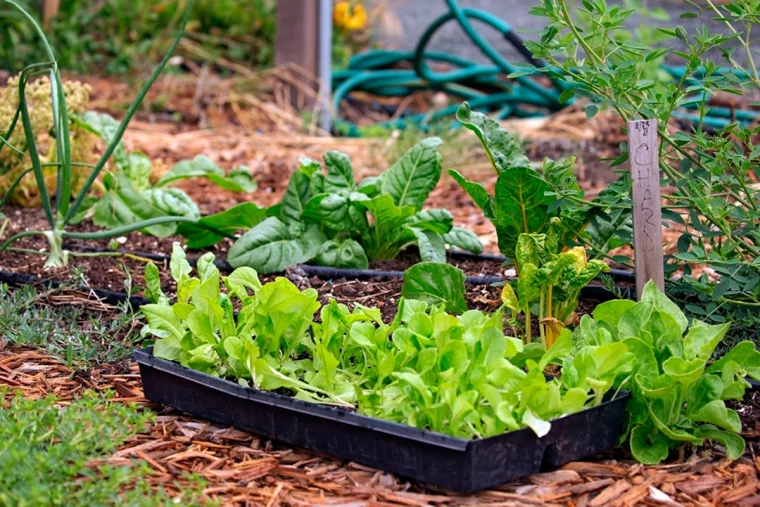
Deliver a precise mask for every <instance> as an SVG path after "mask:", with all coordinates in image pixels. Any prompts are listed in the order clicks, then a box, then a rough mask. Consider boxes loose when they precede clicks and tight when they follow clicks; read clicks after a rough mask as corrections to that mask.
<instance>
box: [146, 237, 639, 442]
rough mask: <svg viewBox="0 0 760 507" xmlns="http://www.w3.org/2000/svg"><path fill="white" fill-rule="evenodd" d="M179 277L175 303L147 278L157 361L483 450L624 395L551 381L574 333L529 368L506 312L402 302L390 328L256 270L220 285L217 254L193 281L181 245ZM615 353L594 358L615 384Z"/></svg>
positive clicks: (151, 272)
mask: <svg viewBox="0 0 760 507" xmlns="http://www.w3.org/2000/svg"><path fill="white" fill-rule="evenodd" d="M443 266H446V265H443ZM447 267H450V266H447ZM452 269H455V268H452ZM171 273H172V277H173V278H174V280H175V281H176V283H177V294H176V301H175V302H172V301H170V300H169V298H168V297H167V296H166V295H165V294H164V293H163V291H162V290H161V287H160V280H159V272H158V268H157V267H156V266H155V265H153V264H148V266H147V267H146V275H145V279H146V282H147V288H146V291H145V294H146V296H147V297H149V298H150V299H151V300H152V301H153V303H152V304H150V305H146V306H143V307H142V311H143V314H144V315H145V317H146V320H147V325H146V326H145V327H144V329H143V333H144V334H145V335H152V336H154V337H156V338H157V339H156V341H155V345H154V349H153V352H154V354H155V355H156V356H157V357H159V358H163V359H168V360H172V361H178V362H180V363H181V364H183V365H184V366H187V367H189V368H193V369H196V370H199V371H202V372H204V373H207V374H210V375H214V376H218V377H223V378H230V379H235V380H237V381H238V382H240V383H241V384H243V385H248V386H252V387H255V388H258V389H264V390H274V389H285V390H287V391H288V392H290V393H291V394H292V395H293V396H295V397H296V398H298V399H302V400H306V401H311V402H319V403H331V404H337V405H341V406H345V407H355V408H357V409H358V411H359V412H360V413H362V414H366V415H370V416H374V417H379V418H383V419H387V420H391V421H397V422H401V423H405V424H408V425H411V426H414V427H418V428H425V429H429V430H433V431H439V432H444V433H447V434H450V435H454V436H458V437H465V438H472V437H487V436H491V435H497V434H500V433H503V432H505V431H510V430H515V429H519V428H523V427H526V426H527V427H530V428H531V429H532V430H533V431H535V432H536V434H537V435H539V436H543V435H545V434H546V433H547V432H548V431H549V430H550V428H551V422H550V421H551V420H552V419H555V418H557V417H561V416H563V415H566V414H570V413H573V412H577V411H578V410H582V409H583V408H584V407H587V406H591V405H594V404H596V403H598V402H599V401H600V400H601V398H602V397H603V396H604V394H605V393H606V392H607V390H609V389H611V387H612V384H611V383H609V385H607V386H606V389H605V388H604V386H600V385H598V384H596V383H595V379H596V377H597V376H598V373H599V372H598V371H595V370H593V369H589V368H587V369H585V370H584V369H580V368H578V369H577V370H576V371H575V373H574V377H573V379H572V381H566V382H565V381H563V380H561V379H553V380H548V379H547V378H546V377H545V376H544V374H543V372H544V369H545V368H546V367H547V366H548V365H549V364H556V363H558V362H560V361H562V359H563V358H564V357H566V356H567V355H568V354H569V353H570V352H571V334H570V332H569V331H568V330H564V331H563V332H562V334H561V335H560V337H559V339H558V340H556V342H555V343H554V345H553V346H552V347H551V348H550V349H549V350H548V351H546V352H545V353H544V351H542V353H541V354H538V355H537V356H532V357H526V356H525V354H524V352H525V351H524V346H523V343H522V341H521V340H519V339H517V338H512V337H507V336H505V335H504V332H503V316H502V314H501V313H500V312H494V313H491V314H487V313H483V312H480V311H465V312H464V313H462V315H460V316H454V315H451V314H449V313H447V312H446V311H445V308H444V305H443V304H432V305H431V304H428V303H426V302H424V301H418V300H413V299H404V298H402V299H401V301H400V302H399V309H398V312H397V315H396V317H395V318H394V320H393V321H392V322H391V323H385V322H383V319H382V315H381V313H380V310H379V309H377V308H368V307H364V306H362V305H355V306H354V308H353V310H350V309H349V308H348V307H347V306H346V305H343V304H339V303H337V302H336V301H334V300H332V301H330V302H329V303H328V304H326V305H324V306H322V307H321V308H320V303H319V302H318V301H317V293H316V291H314V290H313V289H306V290H304V291H299V290H298V289H297V288H296V287H295V286H294V285H293V284H292V283H291V282H289V281H288V280H287V279H285V278H278V279H276V280H275V281H274V282H270V283H267V284H261V283H260V281H259V279H258V276H257V274H256V271H255V270H253V269H251V268H249V267H240V268H237V269H236V270H235V271H234V272H233V273H232V274H230V276H228V277H220V275H219V271H218V270H217V269H216V268H215V267H214V264H213V255H212V254H206V255H204V256H203V257H201V258H200V259H199V261H198V276H197V277H195V276H192V270H191V267H190V265H189V264H188V263H187V261H186V259H185V254H184V251H183V250H182V248H181V247H180V246H179V245H178V244H175V247H174V251H173V254H172V260H171ZM222 285H224V287H225V289H226V291H222ZM234 306H237V307H238V308H239V311H238V314H237V316H235V314H234V313H233V307H234ZM318 311H319V319H316V318H315V316H316V314H317V312H318ZM608 349H609V350H606V351H601V352H597V353H595V354H594V356H593V357H595V358H598V359H599V360H600V361H603V362H604V363H605V364H606V365H607V366H606V370H605V371H606V372H607V375H608V376H609V375H612V376H614V373H613V372H614V371H617V370H616V369H617V368H626V364H628V363H627V362H625V361H623V359H626V358H627V357H628V356H626V355H625V354H618V352H620V350H618V349H615V348H609V347H608ZM615 354H617V355H615ZM518 364H519V365H520V366H518ZM523 366H524V368H523ZM571 384H572V385H571Z"/></svg>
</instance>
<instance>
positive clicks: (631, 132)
mask: <svg viewBox="0 0 760 507" xmlns="http://www.w3.org/2000/svg"><path fill="white" fill-rule="evenodd" d="M628 150H629V153H630V156H629V158H630V161H631V178H632V179H633V205H634V208H633V247H634V260H635V263H636V294H637V295H638V297H639V299H640V298H641V292H642V291H643V290H644V285H646V283H647V282H648V281H649V280H654V282H655V283H656V284H657V286H658V287H659V288H660V290H662V291H664V290H665V271H664V264H663V262H664V260H663V252H662V210H661V208H660V164H659V157H658V152H659V138H658V135H657V120H636V121H629V122H628Z"/></svg>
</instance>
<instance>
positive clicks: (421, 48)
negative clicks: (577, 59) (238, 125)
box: [332, 0, 760, 136]
mask: <svg viewBox="0 0 760 507" xmlns="http://www.w3.org/2000/svg"><path fill="white" fill-rule="evenodd" d="M445 1H446V4H447V6H448V8H449V10H448V11H447V12H446V13H444V14H442V15H441V16H439V17H438V18H436V19H435V20H434V21H433V22H432V23H431V24H430V25H429V26H428V27H427V29H426V30H425V31H424V32H423V34H422V36H421V37H420V39H419V41H418V42H417V46H416V47H415V49H414V51H390V50H374V51H369V52H366V53H362V54H359V55H356V56H354V57H353V58H352V59H351V60H350V62H349V65H348V69H345V70H340V71H336V72H334V73H333V78H332V79H333V83H332V88H333V90H334V93H333V100H332V107H333V110H334V111H336V112H337V111H339V110H340V108H339V105H340V103H341V101H343V100H344V99H345V98H346V97H347V96H348V95H349V94H350V93H352V92H355V91H361V92H366V93H368V94H372V95H377V96H384V97H388V96H406V95H409V94H411V93H413V92H415V91H419V90H439V91H443V92H446V93H447V94H450V95H453V96H457V97H459V98H461V99H462V100H467V101H469V102H470V105H471V107H472V108H473V109H477V110H485V111H489V112H492V113H495V116H496V117H497V118H498V119H505V118H508V117H518V118H520V117H534V116H542V115H544V114H548V113H553V112H556V111H559V110H561V109H563V108H564V107H566V106H567V105H568V104H569V103H572V100H571V101H569V102H565V103H560V100H559V97H560V94H561V92H562V91H563V90H565V89H567V87H568V86H570V85H569V84H568V83H566V82H563V81H561V80H556V79H551V80H550V83H551V85H550V86H543V85H542V84H540V83H538V82H537V81H535V80H533V79H531V78H529V77H527V76H521V77H516V78H515V79H509V80H507V79H504V77H503V76H505V75H509V74H512V73H514V72H516V71H518V70H519V68H518V67H517V66H515V65H514V64H512V63H511V62H509V61H507V60H506V59H505V58H504V57H503V56H501V55H500V54H499V52H498V51H497V50H496V49H494V47H493V46H491V45H490V44H489V43H488V42H487V41H486V40H485V39H484V38H483V37H482V36H481V35H480V34H479V33H478V32H477V30H475V28H473V26H472V24H471V23H470V19H474V20H477V21H480V22H482V23H485V24H486V25H488V26H490V27H492V28H494V29H495V30H497V31H498V32H499V33H501V34H502V36H503V37H504V38H505V39H506V40H507V41H509V42H510V43H511V44H512V45H513V46H514V47H515V49H516V50H517V51H518V52H519V53H520V54H521V55H522V56H523V57H525V59H526V61H527V62H528V63H529V64H531V65H533V66H536V67H543V66H545V65H546V63H545V62H543V61H540V60H536V59H535V58H533V56H532V55H531V53H530V51H528V49H527V48H526V47H525V46H524V45H523V41H522V39H521V38H520V37H519V36H518V35H517V34H516V33H515V32H514V31H512V29H511V28H510V26H509V24H507V23H506V22H505V21H504V20H502V19H500V18H498V17H496V16H495V15H493V14H491V13H489V12H486V11H483V10H480V9H472V8H462V7H460V6H459V4H458V2H457V0H445ZM451 21H456V22H457V23H458V24H459V26H460V27H461V28H462V30H463V31H464V33H465V34H466V35H467V37H468V38H469V39H470V40H471V41H472V43H473V44H474V45H475V46H476V47H477V48H478V49H479V50H480V51H481V52H482V53H483V54H484V55H485V56H486V57H487V58H488V59H489V60H490V61H491V62H492V63H491V64H490V65H480V64H475V63H472V62H470V61H468V60H465V59H464V58H460V57H458V56H454V55H450V54H447V53H441V52H436V51H428V50H427V46H428V43H429V42H430V40H431V39H432V37H433V35H434V34H435V33H436V32H437V31H438V30H439V29H440V28H441V27H443V26H444V25H446V24H447V23H449V22H451ZM431 61H432V62H438V63H444V64H447V65H449V66H450V67H452V70H450V71H447V72H435V71H433V70H432V69H431V68H430V66H429V64H428V62H431ZM399 64H402V65H407V66H411V67H412V68H410V69H400V68H397V66H399ZM665 70H666V71H667V72H668V73H669V74H670V75H671V76H673V77H674V78H676V79H680V77H681V76H682V75H683V73H684V72H686V69H685V68H684V67H665ZM547 79H549V78H548V77H547ZM698 102H699V101H698V100H695V102H694V104H692V105H691V106H690V107H689V106H687V109H690V108H691V109H696V107H697V103H698ZM525 106H530V107H528V108H526V107H525ZM457 107H458V105H453V106H449V107H446V108H443V109H439V110H436V111H434V112H432V113H423V114H411V115H406V116H404V117H403V118H399V119H397V120H390V121H385V122H381V123H379V124H377V126H379V127H385V128H388V129H392V128H399V129H403V128H406V127H407V126H408V125H417V126H419V127H421V128H423V129H424V128H425V125H427V124H428V123H430V122H431V121H434V120H439V119H443V118H447V117H453V115H454V113H455V112H456V110H457ZM674 116H676V118H679V119H683V120H686V121H693V122H697V121H699V115H697V114H693V113H690V112H688V111H679V112H677V113H676V114H675V115H674ZM759 118H760V113H758V112H757V111H748V110H737V111H734V110H729V109H728V108H721V107H711V108H710V111H709V114H708V116H707V117H705V118H704V119H703V120H702V123H703V124H705V125H707V126H709V127H712V128H721V127H724V126H726V125H728V124H729V123H731V122H732V121H734V120H735V121H739V122H742V123H745V124H749V123H752V122H754V121H756V120H758V119H759ZM334 125H335V130H336V131H337V132H338V133H340V134H343V135H348V136H359V135H360V133H361V130H360V129H359V127H358V126H356V125H355V124H353V123H351V122H348V121H346V120H342V119H339V118H336V119H335V122H334Z"/></svg>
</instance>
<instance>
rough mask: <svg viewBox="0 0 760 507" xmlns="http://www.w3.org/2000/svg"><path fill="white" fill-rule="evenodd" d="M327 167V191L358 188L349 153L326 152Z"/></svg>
mask: <svg viewBox="0 0 760 507" xmlns="http://www.w3.org/2000/svg"><path fill="white" fill-rule="evenodd" d="M325 167H326V168H327V176H326V177H325V182H324V192H325V193H328V194H330V193H333V192H339V191H340V190H346V191H349V192H351V191H352V190H354V189H355V188H356V182H355V181H354V169H353V168H352V167H351V159H350V158H348V155H346V154H345V153H341V152H339V151H334V150H332V151H328V152H327V153H326V154H325Z"/></svg>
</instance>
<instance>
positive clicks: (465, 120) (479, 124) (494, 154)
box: [457, 102, 530, 173]
mask: <svg viewBox="0 0 760 507" xmlns="http://www.w3.org/2000/svg"><path fill="white" fill-rule="evenodd" d="M457 120H458V121H459V123H461V124H462V125H464V126H465V127H467V128H468V129H469V130H471V131H473V132H474V133H475V135H476V136H478V139H480V142H481V143H482V144H483V148H485V150H486V154H487V155H488V160H490V161H491V165H493V167H494V169H496V172H497V173H503V172H505V171H509V170H512V169H515V168H519V167H530V160H528V157H526V156H525V151H524V150H523V149H522V147H521V146H520V143H519V142H518V141H517V139H515V138H514V137H512V135H511V134H509V132H507V131H506V130H505V129H503V128H502V127H501V126H500V125H499V124H498V122H496V121H494V120H492V119H491V118H489V117H488V116H486V115H484V114H483V113H478V112H474V111H472V109H470V105H469V104H468V103H467V102H465V103H463V104H462V105H461V106H460V107H459V110H457Z"/></svg>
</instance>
